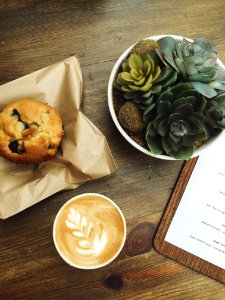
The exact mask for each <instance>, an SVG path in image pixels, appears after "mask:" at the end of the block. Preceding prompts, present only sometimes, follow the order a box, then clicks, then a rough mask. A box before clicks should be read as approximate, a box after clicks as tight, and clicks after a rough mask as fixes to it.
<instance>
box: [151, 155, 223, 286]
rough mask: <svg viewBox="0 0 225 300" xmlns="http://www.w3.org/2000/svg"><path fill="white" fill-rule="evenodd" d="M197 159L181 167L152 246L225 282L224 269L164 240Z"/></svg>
mask: <svg viewBox="0 0 225 300" xmlns="http://www.w3.org/2000/svg"><path fill="white" fill-rule="evenodd" d="M197 160H198V159H197V158H193V159H190V160H188V161H187V162H186V163H185V164H184V167H183V168H182V171H181V173H180V176H179V178H178V180H177V183H176V186H175V188H174V190H173V193H172V195H171V198H170V200H169V203H168V206H167V208H166V211H165V213H164V215H163V217H162V220H161V222H160V225H159V227H158V229H157V233H156V235H155V238H154V247H155V249H156V251H157V252H159V253H161V254H163V255H165V256H167V257H169V258H171V259H173V260H175V261H177V262H179V263H181V264H183V265H185V266H187V267H189V268H192V269H194V270H196V271H198V272H200V273H202V274H205V275H207V276H209V277H212V278H214V279H215V280H218V281H220V282H222V283H225V270H223V269H221V268H219V267H217V266H215V265H213V264H211V263H209V262H207V261H205V260H204V259H201V258H199V257H197V256H195V255H193V254H191V253H189V252H187V251H185V250H183V249H181V248H179V247H177V246H175V245H172V244H170V243H168V242H166V241H165V236H166V233H167V231H168V229H169V226H170V224H171V222H172V219H173V217H174V214H175V212H176V209H177V207H178V205H179V203H180V200H181V198H182V195H183V193H184V190H185V188H186V186H187V184H188V181H189V179H190V177H191V174H192V171H193V169H194V167H195V164H196V162H197Z"/></svg>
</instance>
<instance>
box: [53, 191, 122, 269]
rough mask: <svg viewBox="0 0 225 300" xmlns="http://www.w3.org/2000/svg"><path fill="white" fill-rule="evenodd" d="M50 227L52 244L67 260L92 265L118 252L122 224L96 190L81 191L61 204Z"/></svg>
mask: <svg viewBox="0 0 225 300" xmlns="http://www.w3.org/2000/svg"><path fill="white" fill-rule="evenodd" d="M53 231H54V242H55V244H56V248H57V250H58V252H59V254H60V255H61V256H62V258H63V259H64V260H65V261H66V262H67V263H69V264H71V265H72V266H75V267H78V268H83V269H93V268H98V267H101V266H103V265H105V264H107V263H108V262H109V261H111V260H113V259H114V258H115V257H116V256H117V255H118V253H119V252H120V250H121V248H122V246H123V244H124V241H125V235H126V224H125V221H124V218H123V216H122V214H121V212H120V210H119V209H118V207H117V206H116V205H115V204H114V203H113V202H112V201H111V200H109V199H108V198H106V197H104V196H102V195H99V194H83V195H80V196H77V197H75V198H74V199H71V200H70V201H68V202H67V203H66V204H65V205H64V206H63V207H62V208H61V210H60V211H59V213H58V215H57V217H56V219H55V223H54V230H53Z"/></svg>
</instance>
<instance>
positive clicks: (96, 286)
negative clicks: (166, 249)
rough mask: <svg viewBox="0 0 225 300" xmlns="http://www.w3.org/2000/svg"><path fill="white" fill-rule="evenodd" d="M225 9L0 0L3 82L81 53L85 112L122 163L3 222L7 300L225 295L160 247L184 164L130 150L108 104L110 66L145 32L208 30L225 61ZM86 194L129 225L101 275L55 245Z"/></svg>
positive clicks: (189, 1)
mask: <svg viewBox="0 0 225 300" xmlns="http://www.w3.org/2000/svg"><path fill="white" fill-rule="evenodd" d="M224 15H225V6H224V0H214V1H200V0H177V1H173V0H171V1H168V0H160V1H159V0H151V1H147V0H139V1H135V0H126V1H125V0H124V1H122V0H121V1H118V0H105V1H104V0H95V1H87V0H80V1H72V0H59V1H53V0H50V1H48V0H46V1H44V0H43V1H41V0H8V1H7V0H2V1H1V2H0V83H1V84H3V83H6V82H9V81H11V80H13V79H16V78H18V77H20V76H23V75H25V74H28V73H31V72H33V71H35V70H38V69H40V68H42V67H45V66H48V65H50V64H52V63H55V62H58V61H60V60H62V59H65V58H67V57H69V56H72V55H73V54H77V55H79V57H80V62H81V68H82V73H83V78H84V93H83V110H84V113H85V114H86V115H87V116H88V118H89V119H90V120H91V121H93V122H94V124H95V125H97V126H98V127H99V129H100V130H101V131H102V132H103V133H104V135H105V136H106V138H107V140H108V142H109V145H110V147H111V150H112V153H113V156H114V159H115V161H116V164H117V172H116V173H114V174H112V175H110V176H107V177H105V178H103V179H99V180H95V181H91V182H88V183H85V184H83V185H81V186H80V187H79V188H77V189H75V190H71V191H64V192H60V193H57V194H56V195H53V196H52V197H50V198H49V199H46V200H43V201H42V202H40V203H39V204H37V205H35V206H33V207H31V208H29V209H27V210H26V211H24V212H22V213H19V214H18V215H16V216H14V217H11V218H9V219H6V220H4V221H1V222H0V266H1V267H0V269H1V271H0V299H166V300H168V299H198V300H199V299H217V300H218V299H221V300H222V299H225V289H224V285H223V284H221V283H219V282H216V281H214V280H213V279H210V278H208V277H206V276H203V275H201V274H199V273H197V272H195V271H193V270H191V269H188V268H186V267H184V266H182V265H180V264H178V263H176V262H174V261H171V260H170V259H167V258H166V257H164V256H162V255H160V254H158V253H157V252H156V251H155V250H154V249H153V244H152V239H153V237H154V234H155V232H156V229H157V226H158V224H159V221H160V218H161V216H162V214H163V212H164V209H165V207H166V204H167V202H168V199H169V197H170V195H171V191H172V190H173V188H174V185H175V182H176V180H177V178H178V175H179V172H180V170H181V168H182V165H183V162H181V161H163V160H157V159H154V158H152V157H149V156H147V155H144V154H141V153H139V152H138V151H137V150H135V149H134V148H132V147H131V146H130V145H129V144H128V143H127V142H126V141H125V140H124V139H123V137H122V136H121V135H120V134H119V133H118V131H117V130H116V128H115V126H114V124H113V122H112V120H111V117H110V114H109V110H108V106H107V83H108V78H109V74H110V72H111V69H112V67H113V64H114V63H115V61H116V59H117V58H118V56H119V55H120V54H121V53H122V52H123V51H124V50H125V49H126V48H127V47H128V46H130V45H131V44H133V43H135V42H137V41H138V40H139V39H141V38H144V37H147V36H152V35H157V34H165V33H167V34H168V33H170V34H178V35H183V36H187V37H190V38H194V37H197V36H204V37H207V38H209V39H211V40H213V41H214V43H215V45H216V47H217V50H218V54H219V57H220V58H221V59H222V61H225V36H224V32H225V19H224ZM83 192H98V193H102V194H105V195H106V196H108V197H110V198H112V199H113V200H114V201H115V202H116V203H117V204H118V205H119V206H120V208H121V209H122V211H123V212H124V215H125V218H126V221H127V226H128V235H127V240H126V244H125V247H124V249H123V250H122V253H121V254H120V256H119V257H118V258H117V259H116V260H115V261H114V262H113V263H111V264H110V265H109V266H107V267H104V268H102V269H99V270H94V271H82V270H77V269H74V268H71V267H69V266H68V265H67V264H66V263H64V262H63V260H62V259H61V258H60V257H59V255H58V254H57V252H56V250H55V247H54V245H53V241H52V225H53V220H54V217H55V215H56V213H57V211H58V210H59V208H60V207H61V206H62V204H63V203H64V202H65V201H66V200H68V199H69V198H71V197H72V196H75V195H77V194H79V193H83Z"/></svg>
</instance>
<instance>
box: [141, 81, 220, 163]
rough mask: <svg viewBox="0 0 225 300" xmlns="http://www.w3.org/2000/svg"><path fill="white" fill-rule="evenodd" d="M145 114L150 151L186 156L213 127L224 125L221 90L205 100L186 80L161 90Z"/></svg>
mask: <svg viewBox="0 0 225 300" xmlns="http://www.w3.org/2000/svg"><path fill="white" fill-rule="evenodd" d="M148 114H149V124H148V126H147V130H146V141H147V143H148V146H149V149H150V150H151V152H153V153H155V154H162V153H166V154H167V155H169V156H172V157H175V158H177V159H188V158H190V157H191V156H192V154H193V152H194V150H195V148H196V145H199V144H201V143H203V142H204V141H206V140H207V139H208V138H209V137H210V135H211V134H212V132H213V131H215V128H216V129H217V132H218V130H219V129H220V128H224V127H225V93H224V94H222V95H219V96H217V97H215V98H214V99H212V100H210V101H209V102H208V101H207V100H206V99H205V97H204V96H203V95H201V94H199V93H198V91H196V90H195V89H193V88H192V85H191V84H190V83H180V84H178V85H176V86H174V87H172V88H169V89H168V90H167V91H166V92H164V93H162V94H161V95H160V97H159V98H158V99H157V101H156V102H155V103H154V106H152V107H151V109H150V110H149V111H148ZM209 116H210V118H209Z"/></svg>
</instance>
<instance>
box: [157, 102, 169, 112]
mask: <svg viewBox="0 0 225 300" xmlns="http://www.w3.org/2000/svg"><path fill="white" fill-rule="evenodd" d="M170 106H171V104H170V102H169V101H159V104H158V108H157V113H158V115H168V114H169V113H170Z"/></svg>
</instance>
